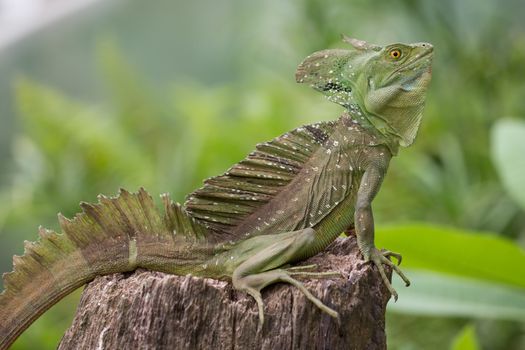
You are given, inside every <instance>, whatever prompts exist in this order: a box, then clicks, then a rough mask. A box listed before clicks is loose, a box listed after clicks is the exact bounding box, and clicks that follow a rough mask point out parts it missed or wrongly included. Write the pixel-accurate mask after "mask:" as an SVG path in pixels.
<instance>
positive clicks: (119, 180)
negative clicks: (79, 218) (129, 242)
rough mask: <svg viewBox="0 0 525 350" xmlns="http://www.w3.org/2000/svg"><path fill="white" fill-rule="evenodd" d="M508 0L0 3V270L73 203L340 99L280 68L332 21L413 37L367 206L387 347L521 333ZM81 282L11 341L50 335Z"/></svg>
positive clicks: (523, 120) (519, 93)
mask: <svg viewBox="0 0 525 350" xmlns="http://www.w3.org/2000/svg"><path fill="white" fill-rule="evenodd" d="M524 16H525V2H523V1H522V0H484V1H478V0H442V1H431V0H426V1H425V0H423V1H417V0H376V1H373V2H372V1H365V0H354V1H351V2H350V1H346V0H334V1H325V0H290V1H282V0H281V1H277V0H267V1H255V0H250V1H247V0H221V1H216V0H195V1H191V2H190V1H181V0H176V1H174V0H157V1H155V2H154V4H153V3H151V2H149V3H148V2H144V1H140V0H111V1H109V0H107V1H95V0H67V1H66V0H0V77H1V79H0V271H2V272H3V271H10V270H11V268H12V255H13V254H22V252H23V245H22V243H23V241H24V240H36V239H37V227H38V225H43V226H45V227H48V228H51V229H55V230H58V229H59V228H58V224H57V221H56V213H57V212H62V213H63V214H64V215H66V216H72V215H74V213H75V212H78V211H79V208H78V203H79V201H81V200H83V201H96V195H97V194H99V193H105V194H115V193H116V192H117V190H118V188H119V187H125V188H127V189H130V190H136V189H137V188H138V187H139V186H144V187H145V188H146V189H148V190H149V191H150V193H152V194H153V195H154V197H155V198H158V197H157V196H158V194H160V193H163V192H170V193H171V194H172V196H173V197H174V198H175V199H177V200H178V201H183V200H184V195H185V194H187V193H189V192H190V191H192V190H193V189H195V188H197V187H199V185H200V184H201V181H202V179H204V178H206V177H209V176H213V175H217V174H219V173H221V172H223V171H224V170H225V169H227V168H228V167H229V166H230V165H231V164H233V163H234V162H237V161H239V160H240V159H241V158H243V157H244V155H246V153H248V152H249V151H251V150H252V149H253V147H254V145H255V143H257V142H261V141H265V140H268V139H271V138H273V137H275V136H277V135H279V134H281V133H283V132H285V131H287V130H289V129H292V128H295V127H297V126H299V125H301V124H306V123H310V122H314V121H319V120H330V119H335V118H337V117H338V116H339V114H340V113H341V109H340V108H339V107H338V106H336V105H335V104H331V103H329V102H328V101H326V100H325V99H324V98H323V97H322V96H321V95H320V94H318V93H316V92H314V91H310V90H309V89H308V88H307V87H306V86H302V85H297V84H296V83H295V81H294V70H295V67H296V66H297V64H298V63H299V62H300V61H301V60H302V59H303V58H304V57H306V56H307V55H309V54H310V53H312V52H313V51H316V50H320V49H324V48H330V47H344V46H345V45H344V44H343V43H342V42H340V34H341V33H345V34H347V35H349V36H353V37H357V38H360V39H364V40H367V41H370V42H373V43H377V44H388V43H391V42H398V41H402V42H418V41H428V42H431V43H432V44H433V45H434V46H435V61H434V68H433V72H434V73H433V74H434V76H433V82H432V85H431V88H430V91H429V93H428V99H427V108H426V113H425V119H424V121H423V125H422V128H421V130H420V131H419V137H418V139H417V140H416V143H415V144H414V145H413V146H412V147H410V148H409V149H406V150H403V151H402V152H401V153H400V155H399V157H397V158H396V159H394V161H393V162H392V163H391V168H390V169H389V174H388V176H387V179H386V181H385V183H384V185H383V188H382V190H381V192H380V194H379V196H378V198H377V199H376V201H375V202H374V213H375V217H376V221H377V225H376V226H377V230H378V234H377V236H378V237H377V244H378V245H379V246H381V247H383V246H385V247H388V248H389V249H391V250H394V251H399V252H401V253H403V255H404V259H403V265H404V268H405V269H406V271H407V274H408V275H409V277H411V279H412V282H413V285H412V286H411V287H410V288H404V287H402V286H401V284H400V283H399V280H398V279H397V277H396V276H394V281H395V286H396V288H397V289H398V291H399V294H400V299H399V301H398V302H397V303H393V302H391V303H390V304H389V311H388V314H387V333H388V344H389V348H390V349H455V350H457V349H525V253H524V247H525V64H524V62H525V21H524V20H523V18H524ZM79 295H80V291H77V292H76V293H74V294H73V295H71V296H69V297H67V298H66V299H65V300H63V301H62V302H60V303H59V304H57V305H56V306H55V307H53V309H51V310H50V311H49V312H48V313H46V314H45V315H44V316H43V317H41V318H40V319H39V320H38V321H37V322H35V324H34V325H33V326H31V327H30V328H29V330H28V331H26V332H25V333H24V334H23V335H22V336H21V337H20V338H19V340H18V341H17V342H16V343H15V346H14V347H13V349H36V348H38V349H54V348H55V347H56V344H57V343H58V341H59V340H60V337H61V335H62V334H63V332H64V330H65V329H66V327H67V326H68V324H69V323H70V321H71V319H72V316H73V314H74V310H75V306H76V303H77V301H78V298H79Z"/></svg>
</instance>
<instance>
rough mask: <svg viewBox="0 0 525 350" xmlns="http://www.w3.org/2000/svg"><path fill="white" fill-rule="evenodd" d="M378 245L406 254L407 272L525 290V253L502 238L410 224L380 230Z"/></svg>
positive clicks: (404, 260) (404, 261)
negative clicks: (494, 283) (501, 284)
mask: <svg viewBox="0 0 525 350" xmlns="http://www.w3.org/2000/svg"><path fill="white" fill-rule="evenodd" d="M376 243H377V246H378V247H379V248H383V247H385V248H387V249H389V250H392V251H396V252H399V253H401V254H403V256H404V259H403V266H404V267H405V268H413V269H425V270H431V271H435V272H442V273H448V274H453V275H457V276H462V277H467V278H474V279H479V280H484V281H487V282H490V281H493V282H498V283H503V284H507V285H511V286H515V287H521V288H525V251H524V250H523V249H521V248H520V247H519V246H518V245H516V244H515V243H514V242H512V241H510V240H507V239H504V238H502V237H498V236H495V235H492V234H488V233H481V232H469V231H462V230H458V229H452V228H445V227H439V226H432V225H425V224H409V225H399V226H392V227H387V228H382V229H379V230H378V234H377V240H376Z"/></svg>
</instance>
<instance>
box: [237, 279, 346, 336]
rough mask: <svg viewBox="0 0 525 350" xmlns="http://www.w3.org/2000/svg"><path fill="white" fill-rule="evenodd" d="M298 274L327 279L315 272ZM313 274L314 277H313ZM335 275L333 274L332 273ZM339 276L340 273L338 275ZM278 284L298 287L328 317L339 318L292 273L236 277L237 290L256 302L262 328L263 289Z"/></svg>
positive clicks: (335, 312)
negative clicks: (248, 295) (292, 275)
mask: <svg viewBox="0 0 525 350" xmlns="http://www.w3.org/2000/svg"><path fill="white" fill-rule="evenodd" d="M296 273H298V274H307V276H313V275H319V274H321V276H323V277H325V276H326V273H322V272H320V273H315V272H296ZM311 274H313V275H311ZM331 274H332V275H333V272H331ZM337 274H339V273H337ZM276 282H285V283H289V284H291V285H293V286H295V287H297V288H298V289H299V290H300V291H301V292H302V293H303V294H304V295H305V297H306V298H307V299H308V300H310V301H311V302H312V303H314V304H315V305H316V306H317V307H318V308H319V309H320V310H321V311H323V312H325V313H327V314H328V315H330V316H332V317H334V318H339V314H338V313H337V311H335V310H333V309H331V308H329V307H328V306H326V305H325V304H323V302H322V301H321V300H319V299H317V298H316V297H315V296H314V295H312V293H310V292H309V291H308V289H306V287H305V286H304V285H303V284H302V283H301V282H299V281H297V280H296V279H294V278H292V277H291V276H290V273H289V272H287V271H286V270H283V269H276V270H270V271H266V272H261V273H258V274H253V275H248V276H244V277H240V278H238V277H237V276H235V277H234V287H235V288H236V289H239V290H242V291H245V292H246V293H248V294H250V295H251V296H252V297H253V298H254V299H255V301H256V302H257V307H258V310H259V325H260V326H261V327H262V325H263V324H264V312H263V300H262V297H261V289H263V288H264V287H266V286H267V285H269V284H273V283H276Z"/></svg>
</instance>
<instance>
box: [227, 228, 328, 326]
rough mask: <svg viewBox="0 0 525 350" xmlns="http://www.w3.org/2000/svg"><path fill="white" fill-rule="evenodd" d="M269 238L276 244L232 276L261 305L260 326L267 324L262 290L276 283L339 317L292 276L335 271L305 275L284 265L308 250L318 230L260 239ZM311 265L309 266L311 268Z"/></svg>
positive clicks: (270, 245) (318, 274)
mask: <svg viewBox="0 0 525 350" xmlns="http://www.w3.org/2000/svg"><path fill="white" fill-rule="evenodd" d="M262 237H266V239H267V241H268V242H273V243H271V244H269V245H267V246H265V247H263V248H262V249H260V250H259V251H258V252H256V253H255V254H254V255H253V256H251V257H249V258H248V259H246V261H244V262H243V263H242V264H240V265H239V266H238V267H237V268H236V269H235V271H234V272H233V275H232V282H233V286H234V288H235V289H238V290H242V291H244V292H246V293H248V294H250V295H251V296H252V297H253V298H254V299H255V301H256V302H257V306H258V310H259V324H260V325H262V324H263V323H264V310H263V301H262V297H261V290H262V289H263V288H264V287H266V286H268V285H270V284H273V283H277V282H286V283H290V284H292V285H294V286H295V287H297V288H298V289H299V290H300V291H301V292H303V294H304V295H305V296H306V297H307V298H308V299H309V300H310V301H311V302H313V303H314V304H315V305H316V306H317V307H318V308H319V309H321V310H322V311H323V312H325V313H327V314H329V315H330V316H332V317H335V318H337V317H338V314H337V312H336V311H334V310H332V309H331V308H329V307H328V306H326V305H324V304H323V302H322V301H320V300H319V299H317V298H316V297H315V296H313V295H312V294H311V293H310V292H309V291H308V289H306V287H305V286H304V285H303V284H302V283H301V282H299V281H297V280H296V279H294V278H292V277H291V275H304V276H309V277H326V276H333V275H334V274H335V273H334V272H320V273H314V272H302V271H298V270H301V268H295V269H294V268H291V269H284V268H282V266H283V265H286V264H288V263H290V262H293V261H295V260H296V259H297V258H298V257H299V256H300V254H301V252H302V251H303V250H304V249H307V247H308V245H309V244H310V243H312V241H313V240H314V239H315V231H314V230H313V229H312V228H306V229H304V230H299V231H295V232H286V233H282V234H276V235H267V236H259V237H257V238H256V239H260V238H262ZM310 267H311V266H308V268H310Z"/></svg>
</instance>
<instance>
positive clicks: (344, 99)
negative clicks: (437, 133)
mask: <svg viewBox="0 0 525 350" xmlns="http://www.w3.org/2000/svg"><path fill="white" fill-rule="evenodd" d="M343 41H345V42H347V43H349V44H350V45H351V46H352V47H351V49H350V50H342V49H331V50H323V51H318V52H315V53H313V54H312V55H310V56H308V57H307V58H306V59H305V60H304V61H303V62H302V63H301V64H300V65H299V67H298V68H297V72H296V80H297V82H299V83H307V84H310V86H311V87H313V88H314V89H316V90H318V91H321V92H322V93H323V94H325V95H326V96H327V98H328V99H329V100H330V101H332V102H335V103H337V104H340V105H342V106H343V107H345V108H347V109H349V110H350V112H354V113H353V114H354V116H355V113H358V114H359V113H361V111H362V113H361V114H362V117H361V118H357V121H358V122H360V123H361V124H363V126H368V127H373V128H375V129H376V130H377V131H378V132H380V133H381V134H383V135H385V136H387V137H390V138H392V137H393V138H395V139H396V140H398V142H399V144H400V145H401V146H405V147H406V146H409V145H410V144H412V142H413V140H414V138H415V136H416V133H417V130H418V128H419V124H420V121H421V116H422V112H423V107H424V104H425V96H426V90H427V87H428V85H429V83H430V77H431V73H432V70H431V66H432V54H433V48H432V45H430V44H428V43H416V44H400V43H396V44H391V45H387V46H384V47H382V46H377V45H373V44H369V43H367V42H365V41H361V40H357V39H351V38H348V37H343ZM358 111H359V112H358ZM359 119H362V120H359Z"/></svg>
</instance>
